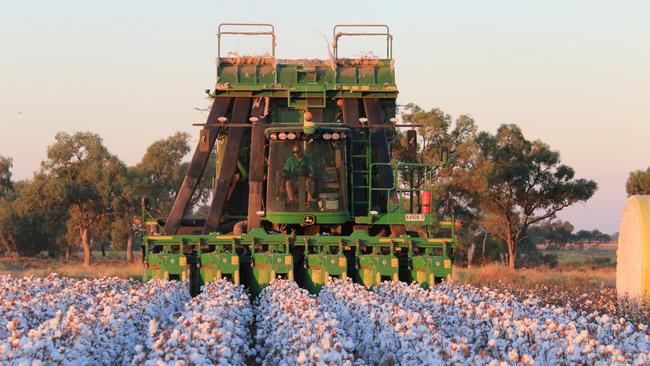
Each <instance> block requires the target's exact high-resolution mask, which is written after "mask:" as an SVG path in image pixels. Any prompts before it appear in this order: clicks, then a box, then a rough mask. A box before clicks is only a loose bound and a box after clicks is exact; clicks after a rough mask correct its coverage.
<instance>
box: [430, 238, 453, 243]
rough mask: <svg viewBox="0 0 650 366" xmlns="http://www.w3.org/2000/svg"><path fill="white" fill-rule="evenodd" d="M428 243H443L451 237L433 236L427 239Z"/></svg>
mask: <svg viewBox="0 0 650 366" xmlns="http://www.w3.org/2000/svg"><path fill="white" fill-rule="evenodd" d="M427 241H428V242H429V243H445V242H450V241H451V238H433V239H429V240H427Z"/></svg>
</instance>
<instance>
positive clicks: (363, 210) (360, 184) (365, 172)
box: [350, 131, 371, 216]
mask: <svg viewBox="0 0 650 366" xmlns="http://www.w3.org/2000/svg"><path fill="white" fill-rule="evenodd" d="M365 133H366V134H365V135H361V134H359V133H353V134H352V135H353V136H352V146H351V150H352V151H351V154H350V157H351V163H352V174H351V176H350V183H351V188H352V195H351V202H350V203H351V207H352V213H353V214H354V215H355V216H365V215H367V214H368V212H369V210H370V208H369V207H370V184H371V181H370V179H371V178H370V176H369V173H370V171H369V170H370V159H371V151H370V142H369V138H370V133H369V132H368V131H366V132H365Z"/></svg>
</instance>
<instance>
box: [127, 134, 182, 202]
mask: <svg viewBox="0 0 650 366" xmlns="http://www.w3.org/2000/svg"><path fill="white" fill-rule="evenodd" d="M189 138H190V136H189V135H188V134H187V133H181V132H177V133H176V134H174V135H172V136H170V137H167V138H165V139H162V140H158V141H156V142H154V143H153V144H151V145H149V147H148V148H147V151H146V152H145V154H144V156H143V157H142V160H141V161H140V163H138V165H136V166H135V169H134V170H133V171H131V172H130V173H131V176H132V178H133V179H132V180H131V184H132V185H133V189H132V191H134V192H137V194H139V195H142V196H146V197H148V198H149V202H150V204H151V207H152V209H153V210H155V211H156V212H159V213H166V212H168V211H169V210H170V209H171V206H172V205H173V204H174V197H175V196H176V193H177V191H178V188H179V187H180V186H181V183H182V181H183V177H184V175H185V172H186V171H187V166H186V165H185V166H183V165H182V159H183V157H184V156H185V155H186V154H187V153H188V152H189V151H190V146H189V144H188V141H189Z"/></svg>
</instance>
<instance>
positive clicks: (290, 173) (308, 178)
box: [283, 142, 315, 203]
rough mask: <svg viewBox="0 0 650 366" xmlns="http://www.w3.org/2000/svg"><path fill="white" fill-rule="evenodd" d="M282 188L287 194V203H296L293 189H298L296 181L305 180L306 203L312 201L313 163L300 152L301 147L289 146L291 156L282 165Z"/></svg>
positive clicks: (299, 145) (296, 144)
mask: <svg viewBox="0 0 650 366" xmlns="http://www.w3.org/2000/svg"><path fill="white" fill-rule="evenodd" d="M283 170H284V188H285V190H286V192H287V200H288V201H289V203H293V202H296V196H295V193H294V191H295V188H297V187H298V179H299V178H300V177H304V178H305V187H304V188H305V191H306V193H307V202H312V201H313V200H314V173H315V172H314V163H313V162H312V161H311V159H309V158H308V157H306V156H305V155H304V154H303V152H302V145H301V144H300V143H298V142H297V143H295V144H293V145H292V146H291V156H289V158H288V159H287V161H286V162H285V163H284V169H283Z"/></svg>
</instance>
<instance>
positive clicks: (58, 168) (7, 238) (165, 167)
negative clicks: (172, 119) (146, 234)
mask: <svg viewBox="0 0 650 366" xmlns="http://www.w3.org/2000/svg"><path fill="white" fill-rule="evenodd" d="M189 151H190V146H189V135H188V134H186V133H176V134H174V135H172V136H170V137H167V138H164V139H161V140H159V141H156V142H154V143H153V144H151V145H150V146H149V147H148V148H147V150H146V152H145V154H144V156H143V157H142V160H141V161H140V162H139V163H138V164H136V165H135V166H126V165H125V164H124V163H123V162H122V161H121V160H120V159H118V158H117V156H115V155H113V154H111V153H110V151H109V150H108V149H107V148H106V146H104V144H103V141H102V139H101V137H100V136H98V135H97V134H94V133H89V132H76V133H74V134H68V133H65V132H60V133H58V134H57V135H56V136H55V138H54V143H53V144H52V145H50V146H49V147H48V148H47V158H46V159H45V160H43V161H42V162H41V166H40V169H39V170H38V171H37V172H36V173H35V174H34V176H33V178H32V179H29V180H23V181H17V182H15V181H13V180H12V179H11V168H12V159H11V158H8V157H1V156H0V251H4V252H17V253H18V254H19V255H23V256H32V255H36V254H38V253H40V252H42V251H47V252H48V254H49V255H50V256H51V257H61V258H63V259H64V260H69V259H70V256H71V250H72V249H73V248H75V247H81V248H83V251H84V264H85V265H90V264H91V263H92V260H93V255H92V248H93V246H101V247H102V248H103V247H104V246H105V245H112V247H113V248H116V249H125V248H126V249H127V261H129V262H131V261H133V259H134V257H133V244H134V240H135V239H136V237H137V234H138V228H137V227H136V226H134V218H135V217H137V216H139V214H140V198H141V197H143V196H146V197H148V198H149V200H150V202H151V203H152V207H154V208H155V209H156V210H157V211H158V212H159V213H164V212H166V211H168V210H169V209H170V208H171V205H172V204H173V200H174V197H175V196H176V192H177V189H178V188H179V187H180V185H181V182H182V180H183V177H184V175H185V172H186V171H187V168H188V163H187V162H184V161H183V158H184V156H185V155H186V154H187V153H188V152H189ZM213 174H214V173H213ZM210 185H211V179H210V177H209V176H208V177H207V178H206V179H203V181H202V183H201V184H200V186H199V187H198V188H197V190H196V192H195V194H194V196H193V197H192V202H193V203H194V204H205V202H206V200H207V199H208V197H209V195H210Z"/></svg>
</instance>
